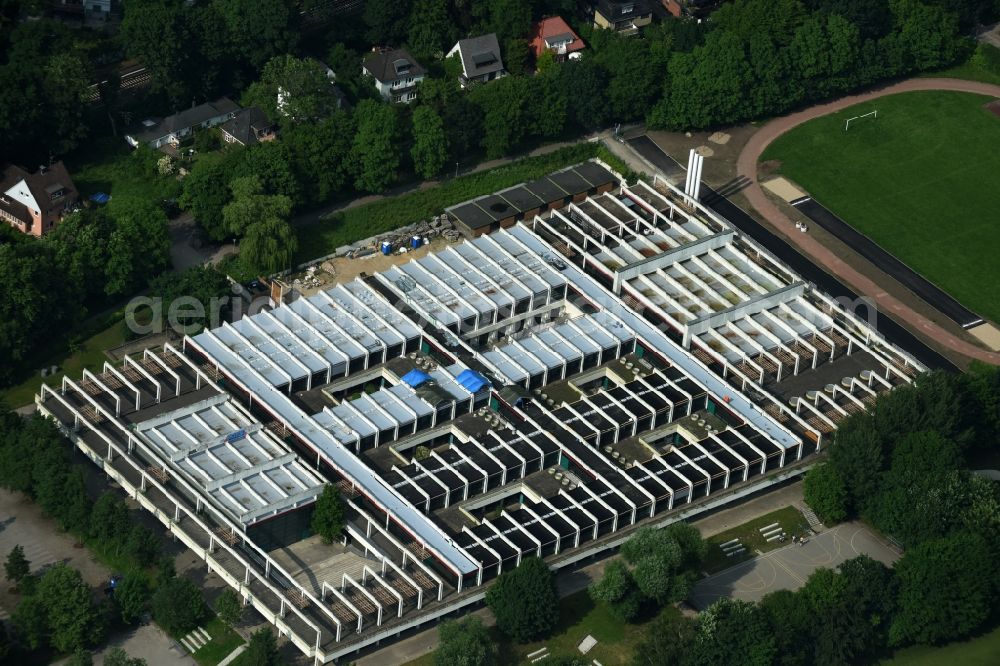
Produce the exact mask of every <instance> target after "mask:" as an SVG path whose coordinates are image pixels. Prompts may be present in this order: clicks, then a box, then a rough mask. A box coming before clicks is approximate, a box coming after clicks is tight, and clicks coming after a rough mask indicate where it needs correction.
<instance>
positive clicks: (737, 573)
mask: <svg viewBox="0 0 1000 666" xmlns="http://www.w3.org/2000/svg"><path fill="white" fill-rule="evenodd" d="M861 554H867V555H869V556H870V557H872V558H873V559H876V560H879V561H880V562H883V563H885V564H887V565H891V564H892V563H893V562H895V561H896V559H898V558H899V555H898V554H897V553H896V552H895V551H893V550H892V549H891V548H890V547H889V546H887V545H886V544H884V543H883V542H882V541H881V540H880V539H878V537H876V536H875V535H874V534H872V533H871V531H869V529H868V528H867V527H865V526H864V525H862V524H860V523H845V524H843V525H838V526H837V527H835V528H833V529H831V530H827V531H826V532H822V533H820V534H818V535H816V536H814V537H810V538H809V540H808V542H807V543H805V544H803V545H801V546H800V545H798V544H793V543H789V545H787V546H785V547H783V548H779V549H777V550H773V551H771V552H769V553H766V554H764V555H761V556H759V557H756V558H754V559H752V560H748V561H746V562H742V563H740V564H737V565H736V566H734V567H731V568H729V569H726V570H725V571H721V572H719V573H717V574H714V575H712V576H709V577H707V578H705V579H703V580H701V581H699V582H698V583H696V584H695V586H694V589H693V590H692V591H691V595H690V597H689V599H690V601H691V603H692V604H693V605H694V606H695V607H696V608H698V609H704V608H707V607H708V606H709V605H711V603H712V602H713V601H715V600H716V599H719V598H720V597H733V598H735V599H743V600H745V601H757V600H759V599H761V597H763V596H764V595H765V594H768V593H769V592H774V591H775V590H795V589H798V588H800V587H802V585H804V584H805V582H806V579H808V578H809V576H810V575H811V574H812V573H813V572H814V571H815V570H816V569H819V568H820V567H826V568H828V569H833V568H835V567H837V566H839V565H840V564H841V563H842V562H844V561H846V560H849V559H851V558H853V557H856V556H858V555H861Z"/></svg>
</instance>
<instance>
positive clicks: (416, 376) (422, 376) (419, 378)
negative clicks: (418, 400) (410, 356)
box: [403, 368, 431, 388]
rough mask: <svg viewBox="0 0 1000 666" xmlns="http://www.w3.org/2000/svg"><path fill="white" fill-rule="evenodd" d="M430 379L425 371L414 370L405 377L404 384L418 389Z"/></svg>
mask: <svg viewBox="0 0 1000 666" xmlns="http://www.w3.org/2000/svg"><path fill="white" fill-rule="evenodd" d="M430 378H431V376H430V375H428V374H427V373H426V372H424V371H423V370H420V369H418V368H414V369H413V370H410V371H409V372H408V373H406V374H405V375H403V383H404V384H406V385H408V386H410V387H412V388H417V387H418V386H420V385H421V384H423V383H424V382H426V381H427V380H428V379H430Z"/></svg>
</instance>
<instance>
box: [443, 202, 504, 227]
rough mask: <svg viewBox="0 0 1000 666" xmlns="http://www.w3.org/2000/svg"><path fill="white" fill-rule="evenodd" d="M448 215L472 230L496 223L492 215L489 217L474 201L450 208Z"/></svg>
mask: <svg viewBox="0 0 1000 666" xmlns="http://www.w3.org/2000/svg"><path fill="white" fill-rule="evenodd" d="M448 214H450V215H451V216H452V217H454V218H455V219H456V220H458V221H459V222H461V223H462V224H464V225H465V226H467V227H469V228H470V229H482V228H483V227H488V226H490V225H491V224H493V223H494V222H496V219H494V218H493V216H492V215H489V214H488V213H487V212H486V211H484V210H483V209H482V208H480V207H479V206H478V205H476V203H475V202H473V201H470V202H468V203H464V204H460V205H458V206H456V207H454V208H450V209H449V210H448Z"/></svg>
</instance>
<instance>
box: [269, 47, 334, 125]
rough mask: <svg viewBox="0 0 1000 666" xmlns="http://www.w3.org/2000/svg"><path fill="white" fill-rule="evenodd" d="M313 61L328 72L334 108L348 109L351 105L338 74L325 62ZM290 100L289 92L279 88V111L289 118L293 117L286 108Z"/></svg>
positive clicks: (327, 76)
mask: <svg viewBox="0 0 1000 666" xmlns="http://www.w3.org/2000/svg"><path fill="white" fill-rule="evenodd" d="M313 60H314V61H315V62H316V63H317V64H318V65H319V66H320V67H322V68H323V71H324V72H326V78H327V80H328V81H329V82H330V93H331V95H332V98H333V106H334V107H335V108H337V109H346V108H348V107H349V106H350V105H349V104H348V102H347V97H346V95H344V91H343V90H341V89H340V86H338V85H337V74H336V72H334V71H333V70H332V69H330V66H329V65H327V64H326V63H324V62H323V61H321V60H316V59H315V58H313ZM289 99H291V96H290V95H289V93H288V91H286V90H285V89H284V88H282V87H281V86H278V101H277V107H278V111H279V112H280V113H281V114H282V115H283V116H289V115H291V113H290V112H289V111H288V110H287V108H286V107H287V106H288V101H289Z"/></svg>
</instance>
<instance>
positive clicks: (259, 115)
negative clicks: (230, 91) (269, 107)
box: [219, 106, 278, 146]
mask: <svg viewBox="0 0 1000 666" xmlns="http://www.w3.org/2000/svg"><path fill="white" fill-rule="evenodd" d="M219 130H220V131H221V132H222V140H223V141H225V142H226V143H236V144H239V145H241V146H251V145H253V144H255V143H263V142H264V141H273V140H274V139H276V138H277V137H278V133H277V128H276V127H275V124H274V123H272V122H271V121H270V120H269V119H268V117H267V114H266V113H264V111H263V110H261V108H260V107H256V106H250V107H247V108H245V109H243V110H242V111H240V112H239V113H237V114H236V116H235V117H234V118H233V119H232V120H227V121H226V122H224V123H222V125H220V126H219Z"/></svg>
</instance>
